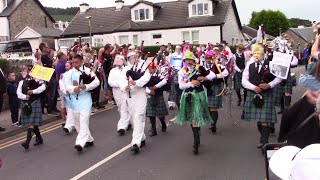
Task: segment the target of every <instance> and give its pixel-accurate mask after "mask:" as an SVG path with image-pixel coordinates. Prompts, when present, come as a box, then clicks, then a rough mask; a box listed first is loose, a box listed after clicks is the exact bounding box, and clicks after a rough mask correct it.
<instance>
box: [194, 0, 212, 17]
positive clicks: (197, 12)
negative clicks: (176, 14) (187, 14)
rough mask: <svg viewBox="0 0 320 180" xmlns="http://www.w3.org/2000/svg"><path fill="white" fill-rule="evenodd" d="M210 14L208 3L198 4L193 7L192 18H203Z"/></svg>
mask: <svg viewBox="0 0 320 180" xmlns="http://www.w3.org/2000/svg"><path fill="white" fill-rule="evenodd" d="M208 14H209V5H208V3H198V4H193V5H192V16H203V15H208Z"/></svg>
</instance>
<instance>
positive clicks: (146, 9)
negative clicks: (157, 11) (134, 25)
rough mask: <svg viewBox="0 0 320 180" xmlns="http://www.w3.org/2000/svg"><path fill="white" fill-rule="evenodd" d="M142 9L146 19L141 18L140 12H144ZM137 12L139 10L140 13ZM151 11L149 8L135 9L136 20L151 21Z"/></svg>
mask: <svg viewBox="0 0 320 180" xmlns="http://www.w3.org/2000/svg"><path fill="white" fill-rule="evenodd" d="M142 10H143V15H144V19H142V20H141V17H140V12H142ZM137 12H138V14H136V13H137ZM150 12H151V11H150V9H149V8H141V9H136V10H134V20H135V21H149V20H151V16H150ZM137 15H138V16H137ZM137 17H138V19H137Z"/></svg>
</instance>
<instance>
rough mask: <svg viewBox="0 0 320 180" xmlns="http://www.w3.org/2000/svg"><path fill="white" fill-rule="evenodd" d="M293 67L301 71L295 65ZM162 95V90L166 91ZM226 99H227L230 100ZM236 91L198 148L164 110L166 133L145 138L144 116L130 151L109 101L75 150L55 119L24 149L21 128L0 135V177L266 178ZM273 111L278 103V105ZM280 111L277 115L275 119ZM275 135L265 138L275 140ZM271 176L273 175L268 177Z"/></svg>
mask: <svg viewBox="0 0 320 180" xmlns="http://www.w3.org/2000/svg"><path fill="white" fill-rule="evenodd" d="M293 72H297V73H300V72H303V68H300V67H298V68H296V69H294V70H293ZM304 91H305V89H304V88H302V87H295V88H294V90H293V93H294V94H293V102H292V103H294V102H295V101H297V100H298V99H299V98H300V97H301V95H302V94H303V93H304ZM166 96H167V95H166ZM230 103H231V104H230ZM236 103H237V101H236V95H235V93H232V96H231V101H230V99H229V97H228V96H225V98H224V105H223V108H222V109H221V110H220V111H219V122H218V132H217V134H216V135H214V134H212V133H211V131H210V130H209V127H203V128H201V145H200V150H199V151H200V153H199V155H197V156H195V155H193V153H192V144H193V139H192V131H191V128H190V126H188V125H185V126H178V125H176V124H174V123H173V122H172V121H170V120H173V119H174V117H175V116H176V115H177V109H175V110H172V111H169V112H170V115H169V116H167V117H166V120H167V121H168V124H169V126H168V129H167V132H165V133H163V132H161V130H160V125H159V124H160V123H159V122H158V135H157V136H155V137H149V136H148V134H149V132H148V130H149V129H150V124H149V121H148V120H147V126H146V130H145V131H146V135H147V139H146V143H147V144H146V146H145V147H143V148H142V149H141V151H140V153H139V154H137V155H133V154H132V152H131V151H130V142H131V134H132V130H131V131H127V132H126V135H125V136H121V137H119V136H118V133H117V131H116V125H117V122H118V119H119V115H118V112H117V108H116V107H114V106H110V107H108V108H106V109H105V110H103V111H100V112H98V113H95V114H94V115H92V116H91V119H90V129H91V133H92V136H93V137H94V139H95V141H94V143H95V145H94V146H93V147H89V148H85V149H84V151H83V152H81V153H78V152H77V151H76V150H75V149H74V142H75V138H76V133H75V132H74V133H72V134H70V135H66V134H65V133H64V132H63V130H62V129H61V126H60V124H59V123H61V121H59V120H58V121H55V122H51V123H49V124H47V125H44V126H42V127H41V131H42V133H43V138H44V144H43V145H41V146H38V147H34V146H33V145H32V144H33V142H34V139H33V140H32V141H31V146H30V149H29V150H28V151H25V150H24V149H23V148H22V147H21V145H20V143H21V142H23V141H24V137H25V133H22V134H18V135H16V136H13V137H10V138H7V139H4V140H0V160H2V167H1V168H0V178H1V180H2V179H3V180H11V179H14V180H20V179H21V180H29V179H30V180H38V179H46V180H51V179H52V180H56V179H84V180H85V179H88V180H89V179H90V180H92V179H93V180H95V179H97V180H100V179H103V180H104V179H107V180H122V179H130V180H160V179H166V180H167V179H168V180H171V179H173V180H185V179H187V180H259V179H265V167H264V156H263V155H262V153H261V150H259V149H257V148H256V145H257V143H258V142H259V133H258V131H257V128H256V124H255V123H248V122H244V121H241V120H240V115H241V112H242V107H241V106H240V107H239V106H237V105H236ZM277 110H278V108H277ZM280 119H281V116H280V115H279V116H278V121H280ZM278 129H279V123H278V124H277V125H276V134H275V135H273V136H271V137H270V142H276V138H277V133H278ZM272 179H276V178H275V177H274V176H272V178H271V180H272Z"/></svg>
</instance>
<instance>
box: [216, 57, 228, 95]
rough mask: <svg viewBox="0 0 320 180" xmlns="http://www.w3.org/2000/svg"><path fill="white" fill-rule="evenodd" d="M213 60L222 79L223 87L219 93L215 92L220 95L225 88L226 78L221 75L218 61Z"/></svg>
mask: <svg viewBox="0 0 320 180" xmlns="http://www.w3.org/2000/svg"><path fill="white" fill-rule="evenodd" d="M213 61H214V64H215V65H216V67H217V69H218V71H219V74H220V75H221V76H222V79H223V88H222V90H221V92H220V93H219V94H217V95H216V96H222V95H223V93H224V91H225V89H226V80H225V79H224V76H223V74H222V71H221V68H220V66H219V64H218V61H217V60H213Z"/></svg>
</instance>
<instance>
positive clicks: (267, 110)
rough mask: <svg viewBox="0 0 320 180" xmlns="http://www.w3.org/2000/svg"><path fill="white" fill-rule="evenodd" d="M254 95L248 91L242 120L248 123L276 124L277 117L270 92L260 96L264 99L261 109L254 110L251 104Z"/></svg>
mask: <svg viewBox="0 0 320 180" xmlns="http://www.w3.org/2000/svg"><path fill="white" fill-rule="evenodd" d="M255 94H256V93H255V92H253V91H251V90H249V91H248V95H247V99H246V102H245V105H244V120H245V121H250V122H269V123H276V122H277V115H276V109H275V107H274V99H273V92H272V90H269V91H267V92H265V93H262V94H261V95H262V97H263V99H264V104H263V107H262V108H256V107H255V105H254V104H253V103H252V100H253V98H254V95H255Z"/></svg>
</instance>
